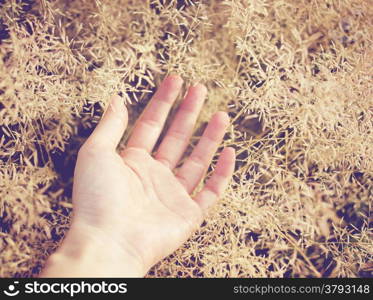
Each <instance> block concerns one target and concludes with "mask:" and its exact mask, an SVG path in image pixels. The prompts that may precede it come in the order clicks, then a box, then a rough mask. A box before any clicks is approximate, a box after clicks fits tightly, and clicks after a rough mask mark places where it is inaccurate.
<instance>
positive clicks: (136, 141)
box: [127, 75, 183, 153]
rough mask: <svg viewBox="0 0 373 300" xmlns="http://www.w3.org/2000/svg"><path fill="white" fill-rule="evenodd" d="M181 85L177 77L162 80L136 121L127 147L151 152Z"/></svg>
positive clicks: (179, 78)
mask: <svg viewBox="0 0 373 300" xmlns="http://www.w3.org/2000/svg"><path fill="white" fill-rule="evenodd" d="M182 84H183V80H182V79H181V77H179V76H178V75H170V76H168V77H166V78H165V79H164V80H163V82H162V83H161V85H160V87H159V88H158V90H157V92H156V93H155V94H154V96H153V98H152V100H151V101H150V103H149V104H148V105H147V106H146V108H145V110H144V112H143V113H142V114H141V116H140V118H139V119H138V120H137V122H136V124H135V127H134V129H133V132H132V134H131V137H130V139H129V140H128V143H127V146H128V147H136V148H142V149H145V150H146V151H147V152H149V153H150V152H151V151H152V150H153V147H154V145H155V143H156V142H157V139H158V137H159V135H160V133H161V131H162V128H163V125H164V123H165V121H166V118H167V115H168V113H169V111H170V109H171V107H172V104H173V103H174V101H175V99H176V97H177V95H178V94H179V92H180V89H181V86H182Z"/></svg>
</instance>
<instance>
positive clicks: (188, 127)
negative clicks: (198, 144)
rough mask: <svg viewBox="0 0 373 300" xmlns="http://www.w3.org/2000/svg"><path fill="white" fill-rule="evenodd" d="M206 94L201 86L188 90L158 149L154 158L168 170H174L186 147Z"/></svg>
mask: <svg viewBox="0 0 373 300" xmlns="http://www.w3.org/2000/svg"><path fill="white" fill-rule="evenodd" d="M206 93H207V90H206V87H205V86H204V85H202V84H197V85H196V86H192V87H190V88H189V90H188V93H187V95H186V96H185V99H184V100H183V102H182V103H181V105H180V107H179V110H178V112H177V114H176V116H175V120H174V121H173V122H172V124H171V127H170V129H169V130H168V131H167V134H166V136H165V137H164V139H163V141H162V143H161V145H160V146H159V148H158V151H157V154H156V156H155V158H156V159H157V160H159V161H160V162H162V163H164V164H166V165H167V166H168V167H169V168H170V169H173V168H175V166H176V165H177V163H178V161H179V160H180V158H181V156H182V155H183V153H184V151H185V149H186V147H187V146H188V142H189V139H190V137H191V135H192V132H193V128H194V125H195V123H196V121H197V118H198V114H199V112H200V110H201V108H202V105H203V101H204V99H205V96H206Z"/></svg>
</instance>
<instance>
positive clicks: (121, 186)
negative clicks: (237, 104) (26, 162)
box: [73, 75, 235, 272]
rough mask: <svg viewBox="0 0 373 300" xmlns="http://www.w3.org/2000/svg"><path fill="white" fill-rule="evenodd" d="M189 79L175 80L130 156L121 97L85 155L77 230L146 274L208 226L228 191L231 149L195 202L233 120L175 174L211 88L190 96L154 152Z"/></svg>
mask: <svg viewBox="0 0 373 300" xmlns="http://www.w3.org/2000/svg"><path fill="white" fill-rule="evenodd" d="M182 84H183V81H182V79H181V78H180V77H179V76H176V75H172V76H168V77H167V78H166V79H165V80H164V81H163V82H162V84H161V85H160V87H159V89H158V91H157V92H156V93H155V95H154V96H153V98H152V100H151V101H150V103H149V104H148V106H147V107H146V109H145V110H144V112H143V113H142V115H141V116H140V118H139V119H138V121H137V122H136V124H135V126H134V129H133V132H132V134H131V137H130V138H129V140H128V143H127V145H126V148H125V149H124V150H123V151H122V152H121V153H118V152H117V151H116V147H117V145H118V143H119V142H120V139H121V137H122V135H123V133H124V130H125V129H126V126H127V110H126V108H125V106H124V104H123V102H122V100H121V98H120V97H118V96H115V97H113V99H112V101H111V103H110V105H109V107H108V109H107V111H106V112H105V114H104V116H103V118H102V120H101V121H100V123H99V124H98V125H97V127H96V129H95V130H94V132H93V133H92V134H91V136H90V137H89V138H88V140H87V141H86V142H85V143H84V145H83V146H82V147H81V149H80V151H79V155H78V161H77V165H76V169H75V176H74V188H73V204H74V217H73V226H80V227H84V228H87V230H90V232H92V233H94V234H95V235H96V238H97V236H98V237H102V238H103V239H104V240H105V241H107V242H108V241H110V243H111V242H112V243H114V244H115V245H116V247H117V248H119V249H123V251H125V252H127V253H131V255H132V257H133V259H135V260H138V261H139V264H141V265H142V266H144V268H145V272H146V270H148V269H149V268H150V267H151V266H152V265H153V264H155V263H156V262H157V261H159V260H160V259H162V258H164V257H165V256H167V255H169V254H171V253H172V252H173V251H174V250H176V249H177V248H178V247H179V246H180V245H181V244H182V243H183V242H185V241H186V240H187V238H188V237H189V236H190V235H191V233H192V232H193V231H194V230H195V229H196V228H198V226H200V224H201V223H202V221H203V216H204V214H205V212H206V210H207V209H208V207H209V206H210V205H212V204H213V203H214V202H215V201H216V200H217V199H218V198H219V197H220V196H221V195H222V193H223V191H224V190H225V188H226V186H227V184H228V182H229V180H230V178H231V176H232V173H233V168H234V161H235V154H234V150H233V149H232V148H225V149H224V150H223V152H222V153H221V155H220V158H219V160H218V164H217V166H216V169H215V171H214V173H213V175H212V176H211V178H209V180H208V181H207V183H206V185H205V186H204V187H203V189H202V190H201V191H200V192H198V193H197V195H196V196H195V197H194V198H192V197H191V196H190V195H191V193H192V192H193V191H194V190H195V188H196V187H197V185H198V184H199V182H200V181H201V179H203V177H204V175H205V172H206V170H207V168H208V166H209V164H210V163H211V160H212V158H213V156H214V153H215V152H216V150H217V148H218V146H219V144H220V142H221V141H222V138H223V136H224V133H225V130H226V128H227V126H228V125H229V118H228V116H227V114H226V113H225V112H218V113H216V114H215V115H214V116H213V117H212V119H211V121H210V122H209V124H208V126H207V128H206V130H205V131H204V133H203V136H202V138H201V139H200V141H199V143H198V144H197V146H196V147H195V148H194V150H193V152H192V154H191V155H190V156H189V157H188V158H187V159H186V160H185V162H184V163H183V165H182V166H181V167H180V168H179V169H178V170H175V168H176V165H177V164H178V163H179V160H180V159H181V157H182V155H183V153H184V152H185V149H186V147H187V145H188V141H189V139H190V137H191V135H192V132H193V127H194V125H195V123H196V120H197V117H198V114H199V111H200V109H201V107H202V105H203V101H204V98H205V96H206V88H205V87H204V86H203V85H201V84H197V85H195V86H192V87H190V88H189V90H188V93H187V95H186V96H185V99H184V100H183V102H182V103H181V105H180V108H179V110H178V112H177V114H176V116H175V119H174V121H173V123H172V124H171V126H170V128H169V130H168V131H167V133H166V135H165V137H164V139H163V140H162V142H161V143H160V146H159V148H158V149H157V152H156V154H154V155H152V152H153V148H154V146H155V144H156V142H157V139H158V138H159V135H160V133H161V131H162V128H163V126H164V123H165V120H166V119H167V116H168V113H169V111H170V108H171V107H172V105H173V103H174V101H175V99H176V98H177V96H178V94H179V92H180V89H181V86H182Z"/></svg>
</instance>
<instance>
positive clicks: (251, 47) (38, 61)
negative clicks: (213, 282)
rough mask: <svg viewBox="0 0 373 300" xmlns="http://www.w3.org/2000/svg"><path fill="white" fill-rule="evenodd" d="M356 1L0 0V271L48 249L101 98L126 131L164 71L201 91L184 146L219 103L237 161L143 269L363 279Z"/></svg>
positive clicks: (366, 102)
mask: <svg viewBox="0 0 373 300" xmlns="http://www.w3.org/2000/svg"><path fill="white" fill-rule="evenodd" d="M370 4H371V3H370V1H368V0H366V1H364V0H322V1H321V0H320V1H317V0H292V1H291V0H255V1H254V0H252V1H251V0H226V1H219V0H207V1H202V0H201V1H192V0H189V1H187V0H185V1H170V0H155V1H150V0H143V1H142V0H141V1H140V0H138V1H135V0H110V1H109V0H107V1H106V0H96V1H94V0H75V1H73V0H71V1H70V0H65V1H63V0H49V1H48V0H5V1H4V0H2V1H0V7H1V8H0V18H1V22H0V39H1V44H0V56H1V59H0V125H1V127H0V157H1V161H0V164H1V165H0V168H1V169H0V237H1V239H0V251H1V254H0V276H2V277H4V276H37V274H38V272H39V271H40V269H41V268H42V266H43V264H44V262H45V259H46V257H47V256H48V255H49V254H50V253H51V252H53V251H54V250H55V249H56V247H57V246H58V244H59V242H60V241H61V238H62V237H63V235H64V233H65V232H66V230H67V229H68V227H69V218H70V216H71V209H72V205H71V187H72V177H73V175H72V174H73V173H72V170H73V167H74V162H75V159H76V153H77V150H78V148H79V146H80V145H81V143H82V142H83V141H84V139H85V138H86V137H87V136H88V134H89V133H90V132H91V130H92V128H93V127H94V126H95V124H96V123H97V121H98V120H99V118H100V116H101V114H102V109H103V108H104V107H105V105H106V104H107V101H108V99H109V97H110V95H112V94H114V93H120V95H122V97H123V101H125V103H126V104H127V105H128V108H129V111H130V127H131V126H132V125H133V123H134V120H135V119H136V118H137V116H138V115H139V113H140V112H141V110H142V109H143V107H144V106H145V105H146V103H147V101H148V100H149V98H150V96H151V95H152V93H153V92H154V89H155V88H156V86H157V85H158V84H159V83H160V81H161V79H162V78H163V77H164V76H165V75H166V74H167V73H171V72H177V73H178V74H180V75H181V76H183V78H184V79H185V81H186V86H187V85H189V84H191V83H192V82H194V81H196V80H198V81H201V82H203V83H204V84H206V86H207V87H208V90H209V95H208V99H207V100H206V103H205V105H204V108H203V111H202V113H201V115H200V119H199V122H198V124H197V126H196V134H195V136H194V138H193V139H192V141H191V147H193V145H194V144H195V141H196V140H197V138H198V136H199V135H200V134H201V130H202V128H203V126H204V125H205V123H206V121H207V120H208V119H209V117H210V116H211V114H212V113H213V112H215V111H217V110H228V111H229V114H230V116H231V126H230V128H229V131H228V133H227V134H226V136H225V140H224V145H225V146H233V147H235V149H236V150H237V154H238V159H237V163H236V171H235V175H234V178H233V180H232V182H231V185H230V186H229V188H228V190H227V192H226V194H225V196H224V198H223V199H221V201H220V202H219V203H218V204H217V206H216V207H215V208H214V209H213V211H212V212H211V214H210V215H209V217H208V219H207V220H206V221H205V222H204V224H203V226H202V227H201V229H200V230H199V231H198V232H197V233H196V234H195V235H194V236H193V237H191V238H190V240H189V241H188V242H186V243H185V244H184V245H183V246H182V247H181V248H180V249H179V250H177V251H176V252H175V253H174V254H172V255H171V256H170V257H168V258H166V259H165V260H163V261H162V262H160V263H159V264H158V265H156V266H155V267H154V268H153V269H152V270H151V271H150V273H149V275H148V276H150V277H153V276H155V277H157V276H172V277H174V276H181V277H188V276H191V277H200V276H201V277H202V276H203V277H217V276H219V277H220V276H223V277H225V276H227V277H228V276H238V277H266V276H269V277H283V276H290V277H298V276H300V277H305V276H348V277H355V276H373V273H372V272H373V265H372V259H373V250H372V249H373V240H372V226H373V225H372V224H373V220H372V211H373V210H372V187H373V182H372V178H373V161H372V160H373V134H372V114H373V101H372V72H371V71H372V67H373V66H372V65H373V64H372V61H373V60H372V59H373V52H372V51H373V50H372V49H373V43H372V33H373V31H372V28H373V27H372V25H373V24H372V20H373V9H372V8H373V6H372V5H370ZM126 137H127V135H125V136H124V138H123V144H124V143H125V139H126ZM123 144H122V145H123ZM215 159H216V157H215ZM212 168H213V167H212ZM210 171H211V170H210ZM139 221H141V220H139Z"/></svg>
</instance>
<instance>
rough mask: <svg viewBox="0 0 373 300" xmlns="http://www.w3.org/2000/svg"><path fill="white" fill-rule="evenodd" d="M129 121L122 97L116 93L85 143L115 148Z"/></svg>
mask: <svg viewBox="0 0 373 300" xmlns="http://www.w3.org/2000/svg"><path fill="white" fill-rule="evenodd" d="M127 122H128V113H127V109H126V107H125V105H124V103H123V100H122V98H121V97H120V96H118V95H115V96H113V97H112V98H111V100H110V102H109V105H108V107H107V109H106V111H105V113H104V115H103V116H102V118H101V120H100V122H99V123H98V125H97V126H96V128H95V130H94V131H93V132H92V134H91V135H90V136H89V138H88V139H87V141H86V142H85V144H89V145H95V146H99V147H102V148H107V149H112V150H115V149H116V147H117V146H118V143H119V142H120V139H121V138H122V135H123V133H124V131H125V129H126V127H127Z"/></svg>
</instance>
